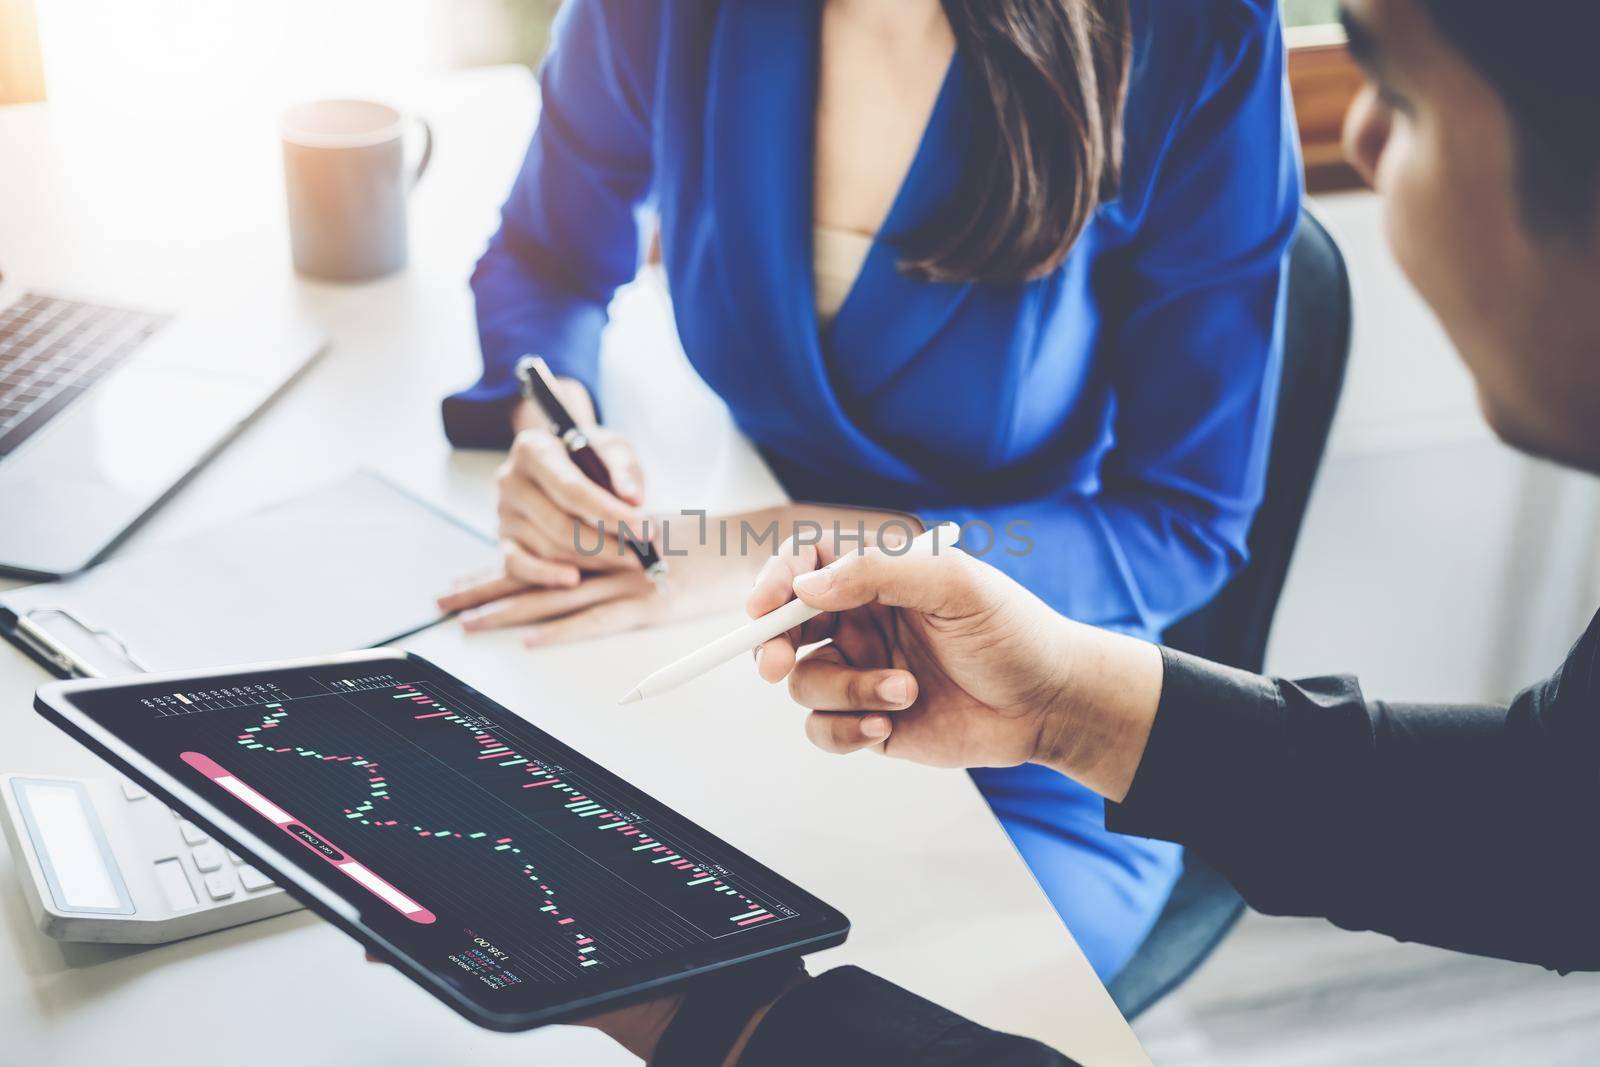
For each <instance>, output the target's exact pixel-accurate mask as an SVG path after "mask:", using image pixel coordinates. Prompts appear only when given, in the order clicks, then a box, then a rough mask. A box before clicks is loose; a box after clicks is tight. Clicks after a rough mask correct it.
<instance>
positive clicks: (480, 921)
mask: <svg viewBox="0 0 1600 1067" xmlns="http://www.w3.org/2000/svg"><path fill="white" fill-rule="evenodd" d="M71 702H72V704H74V705H75V706H76V707H78V708H80V709H81V710H82V711H83V712H84V713H86V714H87V715H88V716H89V717H90V718H91V719H92V720H94V721H95V722H96V723H98V724H99V725H101V726H102V727H104V728H105V729H106V730H107V731H109V732H110V733H112V734H113V735H114V736H116V737H117V738H119V739H120V740H122V741H123V742H124V743H126V744H128V745H130V746H132V747H133V748H134V749H135V750H136V751H138V752H139V753H141V754H142V755H144V756H146V757H147V758H149V759H151V760H152V761H154V762H155V763H156V764H157V765H159V766H160V767H161V768H162V769H164V770H165V771H166V772H168V773H169V774H171V775H172V776H174V777H175V778H177V779H178V780H179V781H181V782H183V783H184V784H185V785H187V786H188V787H189V788H191V789H193V790H194V791H195V792H196V793H198V794H199V795H200V796H202V797H204V798H205V799H206V800H208V801H209V802H210V803H212V804H213V805H215V806H216V807H217V808H218V809H219V810H221V811H222V812H223V813H224V814H226V815H229V816H231V817H232V818H233V819H234V820H235V821H237V822H238V823H239V824H240V825H241V826H243V827H244V828H246V829H248V830H251V831H252V832H254V833H255V834H256V835H257V836H258V837H259V838H261V839H262V840H263V841H264V842H266V843H268V844H270V845H271V846H272V847H274V848H276V849H277V850H278V851H279V852H280V854H281V855H283V856H284V857H286V858H287V859H288V860H289V861H290V862H291V863H293V864H295V865H296V866H297V867H298V869H299V870H300V871H301V872H303V874H307V875H310V876H311V877H312V878H315V879H317V880H318V881H320V882H321V883H322V884H323V885H324V886H327V887H328V888H330V889H332V890H333V891H334V892H335V893H337V894H338V895H339V896H341V897H342V898H344V899H345V900H347V901H349V902H350V903H352V904H354V905H355V906H356V908H357V909H358V910H359V911H360V913H361V916H362V924H363V925H365V926H368V927H370V928H371V929H373V930H374V931H376V932H378V933H380V934H381V935H382V936H383V937H385V938H386V939H387V940H388V941H389V942H390V943H391V944H393V945H395V946H398V947H399V948H400V949H402V950H403V952H404V953H405V954H406V955H408V956H409V957H410V959H411V960H412V961H413V962H414V963H416V964H419V965H420V966H421V967H423V968H425V969H427V970H429V971H431V972H432V973H434V974H436V975H437V976H438V977H439V978H440V979H442V980H443V981H444V982H445V983H447V984H448V985H449V986H450V987H452V988H454V989H455V990H457V991H458V992H459V993H461V994H462V995H464V996H465V997H467V998H468V999H469V1000H470V1001H472V1002H473V1003H475V1004H477V1005H479V1006H481V1007H482V1008H485V1009H487V1010H488V1011H490V1012H494V1013H496V1014H498V1015H502V1016H504V1015H507V1014H512V1015H521V1016H526V1015H528V1014H529V1013H537V1012H540V1011H543V1010H547V1009H549V1008H551V1007H552V1006H556V1005H561V1004H570V1003H571V1002H573V1001H577V1000H584V999H588V998H589V997H590V995H591V994H592V995H603V994H607V993H612V992H615V991H617V990H622V989H627V988H630V987H635V986H638V985H639V984H641V983H649V982H651V981H653V980H657V979H661V978H663V977H666V976H674V975H679V974H682V973H683V972H684V971H686V970H693V969H698V968H701V967H705V966H707V965H711V964H715V963H719V962H726V961H730V960H736V959H740V958H744V957H748V956H755V955H760V954H763V953H764V952H766V951H770V950H772V949H773V947H774V946H786V945H787V946H799V945H804V944H806V943H807V942H808V940H812V939H817V938H826V937H828V936H829V935H832V940H833V941H835V942H836V941H837V940H840V939H842V935H843V929H844V921H843V919H842V917H840V916H839V915H838V913H836V912H834V911H832V909H829V908H828V907H826V905H823V904H822V903H821V902H820V901H817V900H815V899H814V898H812V897H810V896H809V895H807V894H805V893H804V892H803V891H801V890H799V889H798V888H797V887H795V886H794V885H792V884H791V883H788V882H786V881H785V880H783V879H782V878H780V877H778V876H777V875H775V874H773V873H772V872H771V871H768V870H766V869H765V868H763V867H761V866H760V865H758V864H757V863H755V862H754V861H753V860H751V859H749V858H748V857H746V856H744V855H742V854H741V853H739V852H737V851H736V850H734V849H733V848H732V847H731V846H729V845H727V844H725V843H723V842H721V841H719V840H718V839H717V838H715V837H714V836H712V835H711V834H709V833H707V832H706V831H704V830H702V829H700V828H699V827H697V826H696V825H694V824H693V823H691V822H689V821H688V820H687V819H685V818H683V817H682V816H679V815H677V814H675V813H674V812H672V811H671V810H669V809H667V808H666V807H664V806H662V805H661V804H659V803H657V802H655V801H653V800H651V799H650V798H649V797H648V796H646V795H644V794H643V793H642V792H640V791H638V790H637V789H634V788H632V787H631V786H629V785H628V784H627V783H625V782H623V781H622V780H621V779H619V778H617V777H616V776H615V775H612V774H610V773H609V772H607V771H605V770H603V769H602V768H600V767H599V766H597V765H596V764H595V763H593V762H592V761H590V760H588V759H585V758H584V757H582V756H580V755H579V754H578V753H576V752H575V751H573V750H572V749H570V748H568V747H567V746H565V745H562V744H561V743H559V742H557V741H556V740H555V739H554V738H552V737H550V736H548V735H547V734H545V733H543V732H542V731H540V730H538V729H536V728H535V727H533V726H531V725H529V724H528V723H527V722H526V721H524V720H522V719H521V718H518V717H517V716H515V715H513V714H511V713H510V712H508V711H506V710H505V709H503V708H501V707H500V706H499V705H496V704H494V703H493V702H491V701H489V700H487V699H486V698H484V697H483V696H481V695H480V694H478V693H476V692H475V691H473V690H471V689H469V688H468V687H466V686H465V685H463V684H462V683H460V682H459V681H457V680H456V679H454V678H452V677H450V676H449V675H448V674H446V673H444V672H443V671H440V670H439V669H438V668H436V667H433V666H432V665H431V664H428V663H426V662H425V661H421V660H416V659H414V658H409V657H408V658H400V657H396V656H379V657H375V658H374V659H373V660H371V661H370V662H362V663H358V664H356V665H350V664H349V663H346V664H345V665H344V666H338V667H331V668H320V669H319V668H300V669H294V670H281V671H269V672H265V673H255V674H240V675H230V676H225V677H213V678H207V679H203V680H200V681H194V680H192V679H191V680H190V681H188V682H183V683H171V684H162V683H159V682H157V683H140V684H123V683H119V684H118V685H116V686H113V687H110V688H104V689H95V688H90V689H86V690H83V691H80V692H76V693H73V694H72V696H71ZM729 803H737V800H736V798H731V797H730V798H729ZM223 829H226V828H225V827H224V828H223ZM480 1021H482V1020H480Z"/></svg>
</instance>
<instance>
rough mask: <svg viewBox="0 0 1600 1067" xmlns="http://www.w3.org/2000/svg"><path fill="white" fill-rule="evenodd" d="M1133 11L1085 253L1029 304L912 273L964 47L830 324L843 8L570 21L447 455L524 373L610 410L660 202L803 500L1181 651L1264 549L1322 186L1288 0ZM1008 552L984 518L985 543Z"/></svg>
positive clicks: (801, 5)
mask: <svg viewBox="0 0 1600 1067" xmlns="http://www.w3.org/2000/svg"><path fill="white" fill-rule="evenodd" d="M1132 6H1133V11H1134V25H1135V68H1134V72H1133V77H1132V82H1131V88H1130V95H1129V101H1128V111H1127V120H1126V139H1127V147H1126V159H1125V166H1124V178H1123V184H1122V190H1121V194H1120V196H1119V197H1118V199H1117V200H1116V201H1115V202H1112V203H1107V204H1105V205H1103V206H1102V207H1101V208H1100V209H1099V211H1098V212H1097V214H1096V215H1095V218H1094V220H1093V222H1092V223H1091V224H1090V225H1089V227H1088V229H1087V230H1086V231H1085V233H1084V234H1083V236H1082V238H1081V239H1080V240H1079V241H1078V242H1077V245H1076V246H1075V248H1074V249H1073V251H1072V252H1071V254H1070V255H1069V256H1068V258H1067V260H1066V262H1065V263H1064V264H1062V266H1061V267H1060V268H1059V269H1058V270H1056V271H1054V272H1053V273H1051V274H1050V275H1049V276H1047V277H1044V278H1041V279H1038V280H1035V281H1027V282H1016V283H1007V284H992V283H990V284H939V283H929V282H922V281H916V280H913V279H911V278H909V277H907V276H906V275H904V274H902V273H901V272H900V271H899V270H898V269H897V267H896V261H897V252H896V249H895V236H896V235H897V234H900V233H903V232H905V231H906V230H908V229H910V228H911V227H913V226H915V225H916V224H917V223H918V222H920V221H921V220H923V219H924V218H926V217H928V215H929V213H930V212H933V211H934V210H935V209H936V208H937V207H938V205H939V204H940V203H941V201H942V200H943V199H944V198H945V197H946V196H948V195H949V194H950V192H951V190H952V188H953V187H954V185H955V182H956V180H957V178H958V176H959V173H960V168H961V166H962V163H963V161H964V158H965V144H966V142H967V136H968V129H969V122H970V116H971V110H970V106H969V103H968V98H967V93H968V92H969V91H970V88H971V87H970V85H969V82H968V70H967V61H966V59H965V58H964V57H963V56H961V55H960V54H957V55H956V57H955V59H954V60H953V62H952V63H951V66H950V70H949V73H948V75H947V77H946V80H945V83H944V86H943V89H942V91H941V92H940V95H939V98H938V101H937V103H936V105H935V107H934V110H933V114H932V118H931V120H930V121H929V124H928V127H927V129H926V132H925V133H924V136H923V140H922V143H921V146H920V148H919V150H918V151H917V153H916V157H915V159H914V161H913V163H912V164H911V168H910V172H909V174H908V175H907V177H906V179H905V183H904V186H903V187H902V189H901V190H900V192H899V194H898V197H897V199H896V200H895V202H894V205H893V208H892V210H891V211H890V213H889V216H888V219H887V221H886V222H885V223H884V226H883V229H882V231H881V232H880V233H879V235H878V238H877V240H876V241H875V242H874V244H873V247H872V251H871V253H870V254H869V255H868V257H867V260H866V264H865V267H864V269H863V271H862V273H861V276H860V278H859V280H858V281H857V282H856V285H855V288H854V289H853V290H852V291H851V292H850V294H849V296H848V298H847V299H846V300H845V303H844V305H843V307H842V308H841V309H840V311H839V314H838V317H837V318H836V319H835V321H834V322H833V324H832V326H831V327H829V328H828V329H827V330H821V329H819V325H818V321H817V317H816V313H815V308H814V295H813V289H812V255H811V227H812V217H811V209H812V189H811V182H812V136H813V126H814V121H815V115H814V109H815V99H816V91H817V86H816V80H817V55H818V47H819V26H820V20H819V12H820V7H821V0H721V2H715V0H570V2H569V3H568V4H567V5H566V6H565V8H564V10H563V11H562V14H561V16H560V18H559V19H558V22H557V26H556V31H555V40H554V46H553V49H552V51H551V54H550V57H549V59H548V60H547V61H546V63H545V65H544V67H543V69H542V72H541V75H540V84H541V87H542V92H543V110H542V113H541V116H540V120H539V125H538V129H537V131H536V133H535V134H534V138H533V143H532V145H531V147H530V148H529V150H528V154H527V159H526V161H525V163H524V165H523V168H522V172H521V174H520V175H519V176H518V177H517V180H516V184H515V187H514V188H513V190H512V192H511V197H510V199H509V200H508V201H507V203H506V205H505V209H504V216H503V222H502V226H501V228H500V230H499V232H498V233H497V234H496V235H495V236H494V238H493V240H492V241H491V243H490V245H489V248H488V251H487V252H486V253H485V254H484V256H483V259H482V261H481V262H480V263H479V265H478V268H477V270H476V272H475V273H474V275H473V279H472V286H473V291H474V294H475V296H476V299H477V309H478V323H479V329H480V333H481V340H482V348H483V358H484V371H483V377H482V380H481V381H479V382H478V383H477V384H476V385H475V386H473V387H472V388H471V389H469V390H467V391H466V392H464V393H461V394H458V395H457V396H456V397H453V398H451V399H450V400H449V401H447V402H446V408H445V412H446V424H447V428H448V430H449V432H450V434H451V438H452V440H454V441H455V442H456V443H458V444H462V445H468V446H480V447H492V446H499V445H503V444H504V443H505V442H506V440H507V438H508V436H509V428H508V423H507V419H506V412H507V409H508V406H509V405H510V403H511V402H512V399H513V397H514V393H515V386H514V382H513V380H512V367H513V364H514V362H515V360H516V359H517V357H518V356H520V355H522V354H523V353H525V352H537V353H540V354H542V355H544V356H545V358H546V359H548V360H549V361H550V363H551V365H552V366H553V367H554V368H555V369H556V370H557V371H558V372H560V373H562V374H567V375H571V376H572V377H575V378H577V379H579V380H581V381H583V382H584V383H585V384H587V385H588V386H589V389H590V391H591V393H594V392H595V389H596V380H597V374H596V369H597V368H596V361H597V352H598V340H599V334H600V330H601V327H602V326H603V325H604V323H605V320H606V306H607V303H608V302H609V300H610V298H611V296H612V293H613V292H614V290H615V289H616V288H617V286H618V285H620V284H622V283H624V282H627V281H628V280H630V279H631V278H632V277H633V276H634V274H635V273H636V271H637V269H638V266H639V262H640V234H641V223H640V218H639V212H640V209H642V208H645V207H650V208H653V209H654V211H655V213H656V215H657V216H658V217H659V220H660V234H661V252H662V259H663V261H664V264H665V267H666V272H667V277H668V279H669V282H670V286H671V291H672V298H673V305H674V309H675V314H676V317H677V324H678V329H679V332H680V335H681V337H682V340H683V344H684V348H685V350H686V351H687V353H688V356H689V359H690V360H691V361H692V362H693V364H694V366H695V367H696V369H697V370H698V371H699V373H700V374H701V375H702V376H703V377H704V378H705V380H706V381H707V382H708V383H710V385H711V387H712V388H713V389H715V390H716V391H717V392H718V393H719V394H721V396H722V398H723V399H724V400H725V401H726V402H727V404H728V407H729V409H730V410H731V411H732V413H733V417H734V418H735V419H736V420H737V422H738V424H739V426H740V428H741V429H742V430H743V431H744V432H745V433H746V434H747V435H748V436H749V437H750V438H751V439H752V440H753V441H754V442H755V443H756V444H757V445H758V446H759V447H760V448H761V449H762V451H763V452H764V453H765V454H766V456H767V457H768V459H769V460H770V461H771V463H772V464H773V466H774V469H775V470H776V472H777V473H778V475H779V477H780V479H781V480H782V481H783V482H784V484H785V485H786V487H787V488H788V489H789V491H790V493H791V494H792V495H793V496H795V497H797V498H801V499H815V500H827V501H833V502H846V503H857V504H863V505H875V506H879V507H891V508H907V509H912V510H915V511H917V512H919V513H920V514H922V515H923V516H925V517H927V518H930V519H934V518H938V519H943V518H952V519H955V520H957V521H961V522H970V521H973V520H982V521H984V522H986V523H988V524H989V525H990V526H991V527H992V528H993V529H994V530H995V532H996V544H995V545H994V547H993V549H992V550H991V551H988V552H987V556H986V558H987V559H988V560H989V561H990V562H992V563H994V564H996V565H997V566H999V567H1001V568H1002V569H1004V570H1006V571H1009V572H1010V573H1011V574H1013V575H1014V576H1016V577H1017V578H1019V579H1020V580H1021V581H1023V582H1024V583H1025V584H1026V585H1028V586H1029V587H1031V588H1032V589H1033V590H1034V591H1035V592H1036V593H1038V594H1039V595H1040V596H1041V597H1043V598H1044V599H1045V600H1046V601H1047V602H1049V603H1050V604H1051V605H1052V606H1054V607H1055V608H1057V609H1058V610H1060V611H1062V612H1065V613H1067V614H1069V615H1071V616H1074V617H1076V618H1079V619H1083V620H1086V621H1089V622H1093V623H1098V624H1102V625H1108V626H1112V627H1116V628H1121V629H1124V630H1128V631H1133V632H1138V633H1144V634H1150V635H1155V634H1158V633H1159V632H1160V631H1161V630H1162V629H1163V628H1164V627H1165V626H1166V625H1167V624H1168V623H1170V622H1172V621H1174V620H1176V619H1177V618H1179V617H1181V616H1183V615H1185V614H1187V613H1188V612H1190V611H1192V610H1194V609H1195V608H1197V607H1198V606H1200V605H1201V604H1203V603H1204V602H1205V601H1206V600H1207V599H1208V598H1209V597H1210V596H1211V595H1212V594H1213V593H1214V592H1215V591H1216V590H1217V589H1218V588H1219V587H1220V586H1221V585H1222V584H1223V582H1224V581H1226V579H1227V578H1228V576H1229V575H1230V574H1231V573H1232V572H1233V571H1234V570H1235V569H1237V568H1238V567H1239V566H1240V565H1241V564H1242V563H1243V561H1244V559H1245V535H1246V533H1247V531H1248V529H1249V525H1250V520H1251V517H1252V514H1253V512H1254V510H1255V508H1256V506H1257V504H1258V502H1259V500H1260V497H1261V492H1262V483H1263V475H1264V468H1265V462H1266V451H1267V444H1268V438H1269V433H1270V429H1271V424H1272V415H1273V406H1274V400H1275V392H1276V382H1277V372H1278V364H1279V356H1280V345H1281V340H1282V318H1283V290H1284V267H1285V260H1286V250H1287V248H1288V245H1289V242H1290V239H1291V237H1292V236H1293V233H1294V228H1295V224H1296V221H1297V219H1298V216H1299V206H1300V178H1299V175H1300V168H1299V160H1298V156H1297V147H1296V145H1297V141H1296V136H1295V130H1294V124H1293V121H1292V115H1291V111H1290V105H1289V104H1288V102H1287V100H1286V88H1285V83H1284V76H1283V67H1284V49H1283V41H1282V35H1281V27H1280V25H1279V22H1278V16H1277V3H1276V0H1133V4H1132ZM597 398H598V397H597ZM1008 528H1009V530H1010V535H1009V536H1008V534H1007V530H1008ZM983 540H984V535H983V534H982V532H981V530H980V529H978V528H973V530H972V532H971V534H970V535H969V538H968V542H967V543H969V544H971V545H972V547H973V548H974V549H975V550H983V549H984V548H985V546H984V544H983V543H982V542H983ZM1024 541H1029V542H1031V544H1032V549H1031V551H1029V552H1022V551H1021V549H1022V548H1023V542H1024Z"/></svg>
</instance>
